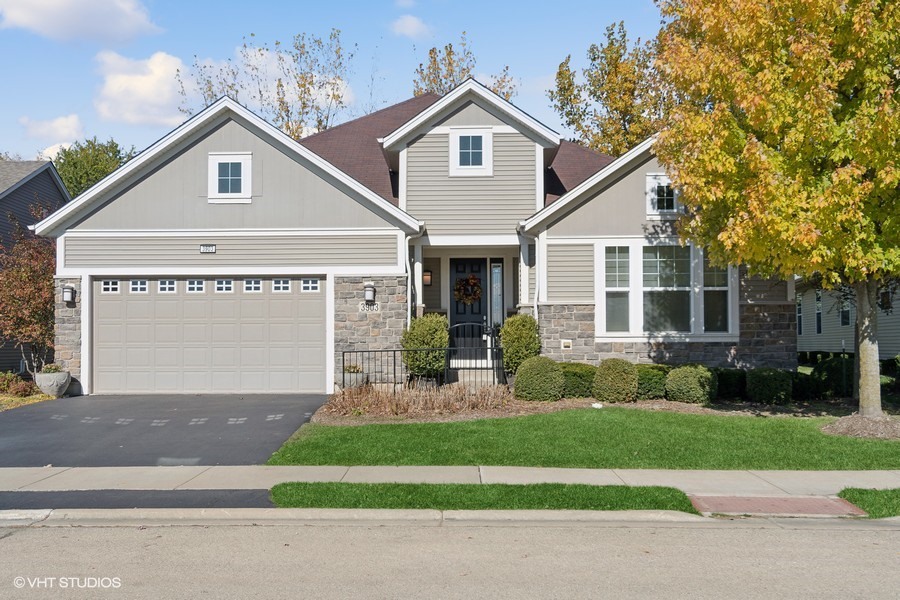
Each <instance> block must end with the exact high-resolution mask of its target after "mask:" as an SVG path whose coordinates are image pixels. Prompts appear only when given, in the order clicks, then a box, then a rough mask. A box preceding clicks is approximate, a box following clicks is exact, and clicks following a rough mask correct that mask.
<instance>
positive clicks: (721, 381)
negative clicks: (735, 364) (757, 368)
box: [713, 368, 747, 400]
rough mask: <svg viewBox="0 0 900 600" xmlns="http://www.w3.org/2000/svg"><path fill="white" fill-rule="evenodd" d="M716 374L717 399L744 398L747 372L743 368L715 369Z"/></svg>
mask: <svg viewBox="0 0 900 600" xmlns="http://www.w3.org/2000/svg"><path fill="white" fill-rule="evenodd" d="M713 372H714V373H715V374H716V383H717V387H718V390H717V392H716V399H717V400H734V399H736V398H743V396H744V391H745V390H746V389H747V372H746V371H744V370H743V369H726V368H717V369H713Z"/></svg>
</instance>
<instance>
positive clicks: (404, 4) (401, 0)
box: [394, 0, 416, 8]
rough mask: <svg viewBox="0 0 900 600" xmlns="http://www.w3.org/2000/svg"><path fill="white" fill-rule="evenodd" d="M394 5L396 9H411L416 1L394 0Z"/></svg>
mask: <svg viewBox="0 0 900 600" xmlns="http://www.w3.org/2000/svg"><path fill="white" fill-rule="evenodd" d="M394 4H395V5H396V6H397V7H398V8H412V7H413V6H415V5H416V0H395V2H394Z"/></svg>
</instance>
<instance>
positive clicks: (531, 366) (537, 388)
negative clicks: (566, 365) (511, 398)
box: [513, 356, 566, 400]
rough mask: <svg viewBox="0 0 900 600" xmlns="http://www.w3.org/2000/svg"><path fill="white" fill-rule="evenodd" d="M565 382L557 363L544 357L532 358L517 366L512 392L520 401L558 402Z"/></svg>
mask: <svg viewBox="0 0 900 600" xmlns="http://www.w3.org/2000/svg"><path fill="white" fill-rule="evenodd" d="M565 382H566V380H565V376H564V375H563V371H562V368H561V367H560V365H559V363H557V362H556V361H554V360H551V359H549V358H547V357H546V356H532V357H531V358H527V359H525V360H524V361H522V364H521V365H519V370H518V371H516V382H515V385H514V387H513V392H514V393H515V396H516V398H520V399H522V400H559V399H560V398H562V395H563V388H564V386H565Z"/></svg>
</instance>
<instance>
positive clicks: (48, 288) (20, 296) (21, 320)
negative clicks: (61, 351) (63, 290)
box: [0, 206, 56, 373]
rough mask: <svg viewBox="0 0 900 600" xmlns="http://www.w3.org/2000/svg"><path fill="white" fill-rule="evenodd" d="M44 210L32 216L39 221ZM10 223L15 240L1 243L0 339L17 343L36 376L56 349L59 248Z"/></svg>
mask: <svg viewBox="0 0 900 600" xmlns="http://www.w3.org/2000/svg"><path fill="white" fill-rule="evenodd" d="M45 209H46V207H43V206H35V207H33V208H32V211H31V212H32V215H33V216H34V217H35V219H38V218H40V217H41V216H42V215H43V214H44V212H45ZM10 220H11V221H12V223H13V236H12V239H11V240H9V241H7V242H6V243H3V242H0V335H2V336H3V337H4V338H7V339H8V340H10V341H12V342H13V343H15V345H16V347H18V348H19V349H20V351H21V352H22V358H24V359H25V365H26V368H28V369H29V372H31V373H35V372H37V371H40V370H41V367H42V366H43V365H44V362H45V361H46V360H47V357H48V355H49V353H50V351H51V350H52V349H53V325H54V319H55V317H54V297H53V294H54V291H53V275H54V273H55V271H56V245H55V243H54V240H52V239H49V238H42V237H37V236H36V235H34V234H33V233H31V232H30V231H28V229H27V228H26V227H23V226H22V225H21V224H20V223H19V222H18V221H16V219H15V218H13V217H10Z"/></svg>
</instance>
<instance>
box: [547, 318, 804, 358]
mask: <svg viewBox="0 0 900 600" xmlns="http://www.w3.org/2000/svg"><path fill="white" fill-rule="evenodd" d="M538 313H539V314H540V319H539V324H540V332H541V352H542V354H544V355H545V356H549V357H550V358H552V359H554V360H559V361H569V362H588V363H593V364H596V363H597V362H598V361H599V360H602V359H604V358H610V357H617V358H625V359H628V360H630V361H632V362H636V363H670V364H679V363H702V364H705V365H709V366H712V367H739V368H753V367H762V366H766V367H777V368H781V369H795V368H797V336H796V332H797V324H796V318H797V315H796V306H795V305H794V304H792V303H765V304H746V303H742V304H741V305H740V313H739V314H740V338H739V341H738V342H737V343H736V344H735V343H730V342H676V341H672V342H667V341H660V342H648V341H634V342H596V341H595V340H594V306H593V305H592V304H591V305H585V304H554V305H542V306H539V307H538ZM562 340H572V349H571V350H563V349H562Z"/></svg>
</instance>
